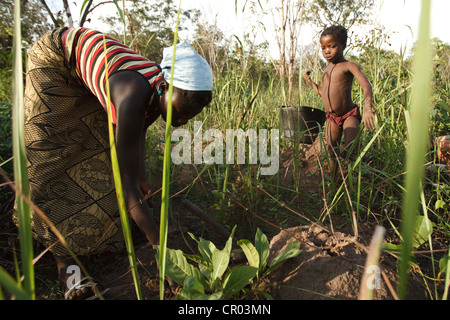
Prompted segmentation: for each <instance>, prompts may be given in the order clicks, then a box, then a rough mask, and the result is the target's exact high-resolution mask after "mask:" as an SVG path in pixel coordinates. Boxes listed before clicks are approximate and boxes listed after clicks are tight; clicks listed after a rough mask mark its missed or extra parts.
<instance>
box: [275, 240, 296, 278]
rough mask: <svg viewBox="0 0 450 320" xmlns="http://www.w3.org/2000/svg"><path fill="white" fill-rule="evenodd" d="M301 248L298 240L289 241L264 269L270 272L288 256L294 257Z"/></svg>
mask: <svg viewBox="0 0 450 320" xmlns="http://www.w3.org/2000/svg"><path fill="white" fill-rule="evenodd" d="M300 252H302V250H300V242H299V241H292V242H289V243H288V244H287V246H286V248H285V249H284V250H283V252H281V253H280V254H279V255H278V256H277V257H276V258H275V259H273V261H272V262H271V263H270V266H269V268H268V269H267V271H266V274H267V273H270V272H272V271H273V270H275V269H276V268H278V267H279V266H280V265H281V264H282V263H283V262H284V261H286V260H287V259H289V258H294V257H296V256H297V255H298V254H299V253H300Z"/></svg>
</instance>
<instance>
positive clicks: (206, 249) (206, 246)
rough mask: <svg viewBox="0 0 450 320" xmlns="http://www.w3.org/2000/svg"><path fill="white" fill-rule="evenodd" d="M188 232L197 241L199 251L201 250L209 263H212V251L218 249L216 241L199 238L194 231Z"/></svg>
mask: <svg viewBox="0 0 450 320" xmlns="http://www.w3.org/2000/svg"><path fill="white" fill-rule="evenodd" d="M188 234H189V235H190V236H191V238H192V239H193V240H194V241H195V242H197V246H198V251H199V252H200V254H201V255H202V257H203V258H204V259H206V260H207V261H208V263H211V264H212V253H213V251H215V249H216V246H215V245H214V243H212V242H211V241H208V240H205V239H202V238H200V240H197V238H196V237H195V236H194V235H193V234H192V233H190V232H189V233H188Z"/></svg>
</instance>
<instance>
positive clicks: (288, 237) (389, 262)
mask: <svg viewBox="0 0 450 320" xmlns="http://www.w3.org/2000/svg"><path fill="white" fill-rule="evenodd" d="M315 147H319V145H318V144H315V145H313V146H307V147H306V149H305V150H304V152H303V154H304V157H303V158H302V159H301V161H302V168H303V173H302V175H304V176H303V178H302V181H304V183H306V184H307V185H308V186H309V187H310V189H311V190H309V191H310V192H312V193H317V194H320V193H321V192H322V190H321V189H320V187H319V185H320V183H319V182H320V181H321V179H322V178H321V176H320V175H319V174H312V173H314V172H317V164H316V159H317V154H316V152H315V151H314V148H315ZM281 161H282V165H281V170H282V175H281V176H282V183H283V184H284V185H289V184H291V183H292V163H293V162H292V156H290V155H284V156H283V158H282V159H281ZM3 188H4V187H3ZM2 190H5V189H2ZM7 198H8V197H7V196H6V195H5V193H4V196H3V200H5V199H7ZM10 204H11V203H10V200H8V201H3V208H0V209H2V212H5V211H4V210H6V211H8V210H10V208H11V205H10ZM7 208H9V209H7ZM173 208H174V210H173V216H172V217H171V221H174V222H172V223H171V226H170V228H169V236H168V247H170V248H172V249H181V250H183V252H185V253H196V252H195V250H196V244H195V243H194V242H193V241H192V239H191V238H190V237H189V236H188V235H187V232H193V233H195V234H196V236H197V237H200V236H201V237H202V238H204V239H208V240H211V241H213V242H214V243H215V244H216V246H217V247H219V248H222V247H223V245H224V243H225V240H224V239H223V237H220V236H219V235H218V233H217V232H216V231H215V230H213V229H211V228H208V227H206V225H205V223H204V221H203V220H201V219H200V218H199V217H198V216H196V215H195V214H193V213H192V212H191V211H190V210H188V209H186V208H185V207H184V206H183V205H181V204H180V203H176V202H174V205H173ZM6 219H7V218H5V215H4V214H3V217H2V220H1V223H2V226H3V227H2V228H3V230H1V231H0V244H1V250H2V251H1V252H0V258H1V260H0V263H1V265H2V266H3V267H5V268H6V269H7V270H9V271H10V272H12V271H11V270H13V268H14V264H13V262H12V261H13V260H12V259H9V258H10V257H11V255H10V253H11V250H10V249H11V247H13V245H14V246H15V247H16V248H17V247H18V242H17V231H16V230H15V229H14V226H13V225H12V224H10V223H9V222H8V221H6ZM373 231H374V227H372V226H369V225H367V226H361V227H360V229H359V238H358V242H357V243H355V241H354V239H353V236H352V235H351V234H345V233H336V234H335V235H333V234H331V232H330V231H329V230H328V229H326V228H322V227H320V226H317V225H315V224H309V225H306V226H292V227H290V228H287V229H285V230H282V231H281V232H279V234H276V233H274V234H275V235H274V236H273V237H271V239H269V240H270V241H271V242H270V244H271V258H273V257H274V256H276V255H277V253H279V252H280V250H281V249H282V248H283V247H284V246H285V245H286V244H287V243H288V242H290V241H295V240H297V241H300V244H301V246H300V248H301V250H302V252H301V253H300V254H299V255H298V256H297V257H295V258H293V259H290V260H288V261H287V262H286V263H285V264H283V265H282V267H281V268H279V269H278V270H277V271H275V272H274V273H273V274H272V275H271V276H270V278H269V279H268V280H269V286H268V287H267V288H268V289H267V290H268V293H269V294H270V295H272V296H273V297H274V298H275V299H276V300H305V299H307V300H311V299H344V300H349V299H350V300H352V299H357V298H358V294H359V291H360V287H361V280H362V276H363V273H364V265H365V260H366V252H365V251H364V250H363V249H362V247H361V246H366V247H367V246H369V243H370V239H371V237H372V234H373ZM133 240H134V244H135V253H136V257H137V263H138V270H139V274H140V283H141V288H142V293H143V297H144V299H146V300H158V299H159V280H158V270H157V266H156V262H155V258H154V255H155V250H154V249H153V248H151V247H148V246H147V244H146V241H145V239H144V237H143V236H142V234H141V233H140V232H139V230H138V229H136V228H135V232H134V239H133ZM37 250H42V248H39V246H37ZM36 254H37V253H36ZM82 262H83V263H84V265H85V266H86V267H87V269H88V272H89V273H90V274H91V276H93V277H94V278H95V280H96V281H98V282H99V283H101V284H103V285H104V286H106V287H107V288H109V289H110V291H109V292H108V293H107V294H105V296H104V297H105V299H108V300H136V293H135V288H134V284H133V280H132V275H131V272H130V267H129V261H128V258H127V256H126V253H118V254H110V255H107V256H103V257H89V258H85V259H82ZM396 263H397V260H396V259H395V258H393V257H392V256H391V255H389V254H386V253H383V254H382V255H381V257H380V266H381V271H382V273H381V274H382V277H381V281H380V286H379V288H378V289H376V290H374V299H380V300H391V299H394V295H393V293H392V291H391V290H390V289H389V286H392V288H394V290H395V289H396V288H397V264H396ZM35 270H36V289H37V298H38V299H42V300H54V299H62V294H61V288H60V286H59V284H58V281H57V275H56V267H55V264H54V262H53V259H52V257H51V255H50V254H45V255H44V256H43V257H42V258H41V259H39V260H38V261H37V263H36V266H35ZM410 287H411V288H410V290H409V298H410V299H429V296H428V295H427V290H426V288H425V285H424V283H423V279H422V277H421V276H419V275H418V274H414V273H413V274H412V277H411V285H410ZM173 298H174V295H173V294H172V292H171V291H170V290H169V289H168V286H166V291H165V299H168V300H170V299H173Z"/></svg>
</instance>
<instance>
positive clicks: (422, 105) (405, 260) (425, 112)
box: [399, 0, 432, 299]
mask: <svg viewBox="0 0 450 320" xmlns="http://www.w3.org/2000/svg"><path fill="white" fill-rule="evenodd" d="M430 12H431V0H423V1H422V12H421V17H420V31H419V38H418V42H417V51H416V54H415V57H414V80H413V87H412V102H411V106H410V109H409V112H410V119H411V128H410V130H409V134H408V150H407V151H408V153H407V162H406V177H405V191H404V194H403V202H402V203H403V204H402V224H401V232H402V240H403V241H402V243H403V245H402V252H401V263H400V269H399V276H400V283H399V297H400V298H401V299H404V298H405V297H406V293H407V283H408V269H409V262H410V261H409V259H410V253H411V250H412V241H413V237H414V226H415V221H416V216H417V213H418V205H419V199H420V194H421V189H422V181H423V177H424V172H425V155H426V153H427V147H428V143H429V131H428V125H429V114H430V111H431V75H432V73H431V70H432V55H431V53H432V50H431V40H430V21H431V16H430Z"/></svg>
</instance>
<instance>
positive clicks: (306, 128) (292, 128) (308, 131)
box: [279, 106, 326, 144]
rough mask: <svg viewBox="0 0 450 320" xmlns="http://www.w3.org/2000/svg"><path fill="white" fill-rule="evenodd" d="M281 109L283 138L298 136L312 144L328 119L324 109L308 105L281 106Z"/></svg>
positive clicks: (300, 140)
mask: <svg viewBox="0 0 450 320" xmlns="http://www.w3.org/2000/svg"><path fill="white" fill-rule="evenodd" d="M279 109H280V127H281V130H282V133H283V134H282V138H283V139H293V138H295V137H296V136H297V137H298V139H299V142H301V143H306V144H312V143H313V142H314V140H315V139H316V138H317V134H318V133H319V132H320V130H321V128H322V127H323V124H324V123H325V120H326V116H325V115H326V113H325V112H324V111H322V110H319V109H315V108H311V107H307V106H301V107H289V106H280V107H279Z"/></svg>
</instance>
